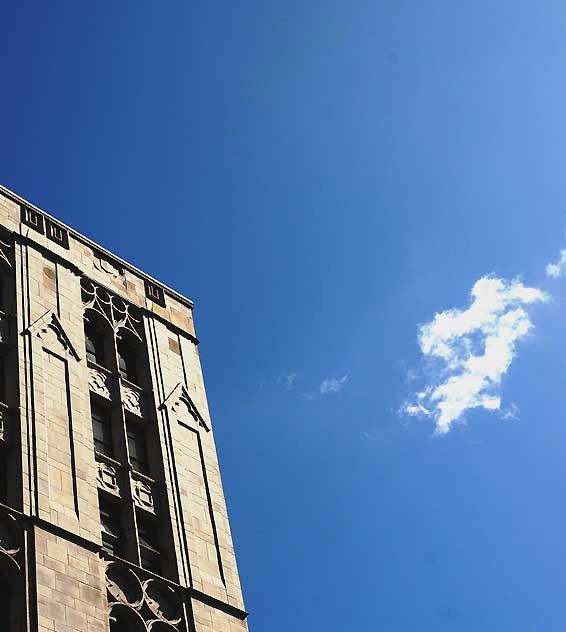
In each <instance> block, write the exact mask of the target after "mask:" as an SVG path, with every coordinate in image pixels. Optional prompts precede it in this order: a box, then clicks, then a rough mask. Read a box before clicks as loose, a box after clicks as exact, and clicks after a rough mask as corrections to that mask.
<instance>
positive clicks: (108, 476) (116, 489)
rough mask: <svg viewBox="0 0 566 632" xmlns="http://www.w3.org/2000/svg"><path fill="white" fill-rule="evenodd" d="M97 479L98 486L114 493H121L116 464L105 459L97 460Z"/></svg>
mask: <svg viewBox="0 0 566 632" xmlns="http://www.w3.org/2000/svg"><path fill="white" fill-rule="evenodd" d="M96 465H97V471H96V480H97V482H98V486H99V487H101V488H102V489H105V490H106V491H109V492H111V493H112V494H117V495H120V486H119V484H118V470H117V468H116V466H114V465H112V464H111V463H106V462H105V461H97V463H96Z"/></svg>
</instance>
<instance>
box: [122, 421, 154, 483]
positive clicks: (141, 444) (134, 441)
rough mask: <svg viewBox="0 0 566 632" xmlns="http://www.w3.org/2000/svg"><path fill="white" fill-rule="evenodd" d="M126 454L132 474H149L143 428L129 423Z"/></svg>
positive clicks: (131, 422)
mask: <svg viewBox="0 0 566 632" xmlns="http://www.w3.org/2000/svg"><path fill="white" fill-rule="evenodd" d="M127 434H128V452H129V453H130V465H131V466H132V469H133V470H134V472H139V473H140V474H146V475H147V474H149V463H148V459H147V449H146V444H145V435H144V431H143V428H141V426H139V425H138V424H137V423H135V422H133V421H130V422H129V423H128V427H127Z"/></svg>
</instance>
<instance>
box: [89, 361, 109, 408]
mask: <svg viewBox="0 0 566 632" xmlns="http://www.w3.org/2000/svg"><path fill="white" fill-rule="evenodd" d="M88 371H89V375H88V387H89V389H90V390H91V391H92V392H93V393H96V394H97V395H100V396H101V397H104V398H106V399H108V400H110V401H112V390H113V389H112V374H111V373H110V372H109V371H103V370H102V369H101V368H99V367H96V366H92V365H89V367H88Z"/></svg>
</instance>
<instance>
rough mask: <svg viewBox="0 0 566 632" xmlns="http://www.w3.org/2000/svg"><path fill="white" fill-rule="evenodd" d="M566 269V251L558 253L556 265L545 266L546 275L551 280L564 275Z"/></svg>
mask: <svg viewBox="0 0 566 632" xmlns="http://www.w3.org/2000/svg"><path fill="white" fill-rule="evenodd" d="M565 269H566V250H561V251H560V257H559V259H558V261H557V262H556V263H549V264H548V265H547V266H546V274H547V276H549V277H552V278H553V279H558V278H559V277H561V276H562V275H563V274H564V270H565Z"/></svg>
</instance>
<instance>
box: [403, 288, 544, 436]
mask: <svg viewBox="0 0 566 632" xmlns="http://www.w3.org/2000/svg"><path fill="white" fill-rule="evenodd" d="M471 296H472V301H471V304H470V306H469V307H468V309H465V310H460V309H450V310H447V311H445V312H441V313H439V314H436V316H435V317H434V318H433V319H432V320H431V321H430V322H428V323H425V324H424V325H420V326H419V336H418V339H419V345H420V348H421V351H422V352H423V354H424V356H425V359H426V360H427V371H426V374H427V378H428V379H427V384H426V386H425V387H424V388H423V389H422V390H420V391H419V392H417V393H416V394H415V395H414V397H413V398H412V400H411V401H408V402H406V403H405V404H404V405H403V407H402V408H401V411H402V412H404V413H406V414H408V415H415V416H426V417H431V418H433V419H434V420H435V422H436V432H437V433H440V434H443V433H446V432H448V431H449V430H450V427H451V425H452V424H453V423H454V422H455V421H457V420H458V419H461V418H462V416H463V415H464V413H465V412H466V411H467V410H469V409H471V408H484V409H486V410H498V411H499V410H500V408H501V398H500V395H499V388H500V384H501V378H502V377H503V375H505V373H506V372H507V370H508V368H509V366H510V364H511V362H512V360H513V358H514V357H515V345H516V343H517V341H519V340H521V339H522V338H524V337H525V336H527V334H528V333H529V332H530V331H531V330H532V328H533V324H532V322H531V320H530V318H529V315H528V314H527V312H526V310H525V309H524V307H525V306H527V305H530V304H533V303H537V302H543V301H545V300H547V296H546V294H545V293H544V292H542V291H540V290H538V289H536V288H530V287H525V286H524V285H523V284H522V283H521V282H520V281H519V280H514V281H511V282H508V281H505V280H504V279H497V278H494V277H483V278H481V279H479V280H478V281H476V283H475V284H474V286H473V288H472V292H471Z"/></svg>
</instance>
